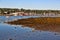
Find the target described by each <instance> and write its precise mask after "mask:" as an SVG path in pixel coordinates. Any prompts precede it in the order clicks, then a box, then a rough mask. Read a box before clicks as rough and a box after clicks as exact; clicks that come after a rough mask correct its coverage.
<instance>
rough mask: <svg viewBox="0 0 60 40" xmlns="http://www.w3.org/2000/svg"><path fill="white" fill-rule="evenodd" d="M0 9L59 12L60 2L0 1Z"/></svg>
mask: <svg viewBox="0 0 60 40" xmlns="http://www.w3.org/2000/svg"><path fill="white" fill-rule="evenodd" d="M0 8H24V9H44V10H45V9H52V10H54V9H57V10H60V0H0Z"/></svg>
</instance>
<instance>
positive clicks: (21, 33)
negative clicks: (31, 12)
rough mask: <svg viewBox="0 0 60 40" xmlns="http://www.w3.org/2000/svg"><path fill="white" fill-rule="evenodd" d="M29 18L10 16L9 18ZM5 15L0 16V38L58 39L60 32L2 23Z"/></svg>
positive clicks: (7, 39) (1, 39) (22, 39)
mask: <svg viewBox="0 0 60 40" xmlns="http://www.w3.org/2000/svg"><path fill="white" fill-rule="evenodd" d="M21 18H30V17H29V16H27V17H20V16H17V17H14V16H11V17H10V18H9V20H14V19H21ZM6 20H8V19H6V17H5V16H0V40H60V33H58V32H50V31H42V30H35V29H34V28H29V27H22V25H10V24H6V23H4V21H6Z"/></svg>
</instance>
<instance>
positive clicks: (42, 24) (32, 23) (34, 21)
mask: <svg viewBox="0 0 60 40" xmlns="http://www.w3.org/2000/svg"><path fill="white" fill-rule="evenodd" d="M7 23H8V24H11V25H23V27H30V28H34V29H36V30H43V31H52V32H60V17H38V18H27V19H18V20H16V21H10V22H7Z"/></svg>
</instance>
